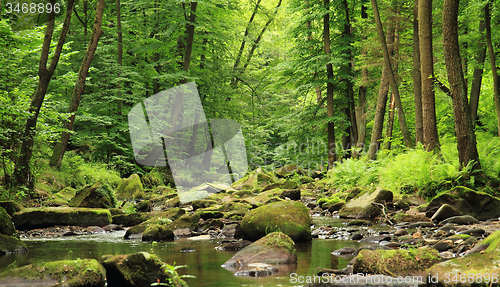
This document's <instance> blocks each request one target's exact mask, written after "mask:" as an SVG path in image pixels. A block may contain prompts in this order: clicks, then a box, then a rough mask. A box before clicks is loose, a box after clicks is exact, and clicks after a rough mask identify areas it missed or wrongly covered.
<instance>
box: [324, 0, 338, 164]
mask: <svg viewBox="0 0 500 287" xmlns="http://www.w3.org/2000/svg"><path fill="white" fill-rule="evenodd" d="M323 4H324V5H325V8H326V9H327V13H326V14H325V16H323V46H324V50H325V55H326V56H327V57H330V54H331V53H330V14H329V13H330V0H323ZM326 71H327V76H328V77H327V78H328V82H327V84H326V109H327V111H326V115H327V116H328V125H327V127H328V169H331V168H332V167H333V165H334V162H335V161H337V148H336V144H335V125H334V124H333V122H332V120H333V90H334V86H333V66H332V64H331V63H328V64H326Z"/></svg>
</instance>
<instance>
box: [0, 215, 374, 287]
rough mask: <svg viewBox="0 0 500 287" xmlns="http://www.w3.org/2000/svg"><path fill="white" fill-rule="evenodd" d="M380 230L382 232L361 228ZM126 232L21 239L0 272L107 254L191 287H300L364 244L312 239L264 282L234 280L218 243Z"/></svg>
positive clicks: (1, 261) (336, 223)
mask: <svg viewBox="0 0 500 287" xmlns="http://www.w3.org/2000/svg"><path fill="white" fill-rule="evenodd" d="M313 223H315V224H322V225H324V224H327V225H329V226H332V227H333V228H342V227H343V220H340V219H338V218H332V217H325V216H317V217H313ZM362 228H366V229H373V228H374V229H375V230H379V229H380V228H382V229H384V227H382V226H377V227H362ZM124 234H125V231H124V230H121V231H113V232H107V233H102V234H93V235H79V236H68V237H54V238H30V239H24V241H25V242H26V244H27V246H28V248H29V252H27V253H21V254H19V253H17V254H10V255H6V256H2V257H0V272H1V271H4V270H5V269H6V268H8V267H9V265H14V264H15V265H17V266H18V267H20V266H24V265H27V264H31V263H43V262H48V261H56V260H66V259H72V260H75V259H78V258H80V259H87V258H88V259H97V260H100V258H101V256H103V255H107V254H130V253H135V252H140V251H146V252H150V253H154V254H156V255H157V256H158V257H159V258H160V259H161V260H162V261H164V262H169V263H170V264H173V263H174V262H175V265H176V266H182V265H185V266H186V267H185V268H180V269H178V272H179V274H183V275H184V274H188V275H193V276H195V277H196V278H186V283H187V284H188V285H189V286H190V287H196V286H204V287H207V286H219V287H221V286H299V285H300V284H293V283H292V282H291V277H290V274H291V273H297V274H298V275H299V276H309V275H312V274H314V273H315V270H316V268H318V267H324V268H331V269H341V268H343V267H345V266H347V264H348V263H349V261H350V260H351V259H352V256H351V257H340V256H335V255H332V254H331V252H332V251H333V250H337V249H340V248H342V247H346V246H347V247H353V248H359V247H361V246H363V245H366V243H360V242H357V241H352V240H332V239H319V238H316V239H313V240H312V242H307V243H300V244H297V245H296V249H297V265H296V269H294V270H290V271H289V272H287V273H281V272H280V273H279V274H276V275H275V276H270V277H263V278H249V277H239V276H235V275H234V274H233V273H232V272H230V271H228V270H226V269H224V268H223V267H221V265H222V264H223V263H224V262H225V261H227V260H228V259H230V258H231V257H232V256H233V255H234V254H235V253H236V252H237V251H218V250H217V249H216V247H217V246H219V243H218V242H219V241H220V239H213V240H191V239H177V240H175V241H170V242H161V243H155V244H152V243H151V242H143V241H141V240H138V239H136V240H125V239H124V238H123V236H124ZM182 249H190V250H191V249H194V250H196V251H194V252H181V250H182Z"/></svg>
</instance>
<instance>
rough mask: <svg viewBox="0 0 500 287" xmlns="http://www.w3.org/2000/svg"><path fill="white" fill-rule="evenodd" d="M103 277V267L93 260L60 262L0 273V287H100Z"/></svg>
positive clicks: (33, 265) (102, 284) (31, 265)
mask: <svg viewBox="0 0 500 287" xmlns="http://www.w3.org/2000/svg"><path fill="white" fill-rule="evenodd" d="M105 277H106V273H105V270H104V267H103V266H102V265H101V264H99V262H97V260H95V259H78V260H62V261H54V262H47V263H43V264H30V265H26V266H24V267H20V268H15V269H10V270H8V271H5V272H3V273H0V286H71V287H80V286H81V287H101V286H105ZM14 282H15V283H14ZM108 286H110V285H109V281H108Z"/></svg>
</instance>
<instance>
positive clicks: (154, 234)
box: [142, 224, 175, 241]
mask: <svg viewBox="0 0 500 287" xmlns="http://www.w3.org/2000/svg"><path fill="white" fill-rule="evenodd" d="M174 237H175V236H174V232H173V231H172V229H170V228H168V227H167V226H164V225H159V224H152V225H149V226H148V227H147V228H146V229H145V230H144V232H143V234H142V241H165V240H173V239H174Z"/></svg>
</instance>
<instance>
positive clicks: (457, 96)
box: [443, 0, 481, 170]
mask: <svg viewBox="0 0 500 287" xmlns="http://www.w3.org/2000/svg"><path fill="white" fill-rule="evenodd" d="M459 2H460V1H459V0H444V4H443V51H444V60H445V63H446V71H447V74H448V81H449V82H450V94H451V96H452V101H453V112H454V118H455V134H456V136H457V149H458V159H459V162H460V167H461V168H463V167H465V166H466V165H467V164H469V162H471V161H472V162H473V166H472V170H479V169H480V168H481V164H480V163H479V155H478V152H477V147H476V135H475V134H474V129H473V128H472V121H471V118H470V112H469V104H468V101H467V86H466V85H465V80H464V74H463V71H462V64H461V62H460V53H459V43H458V6H459Z"/></svg>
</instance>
